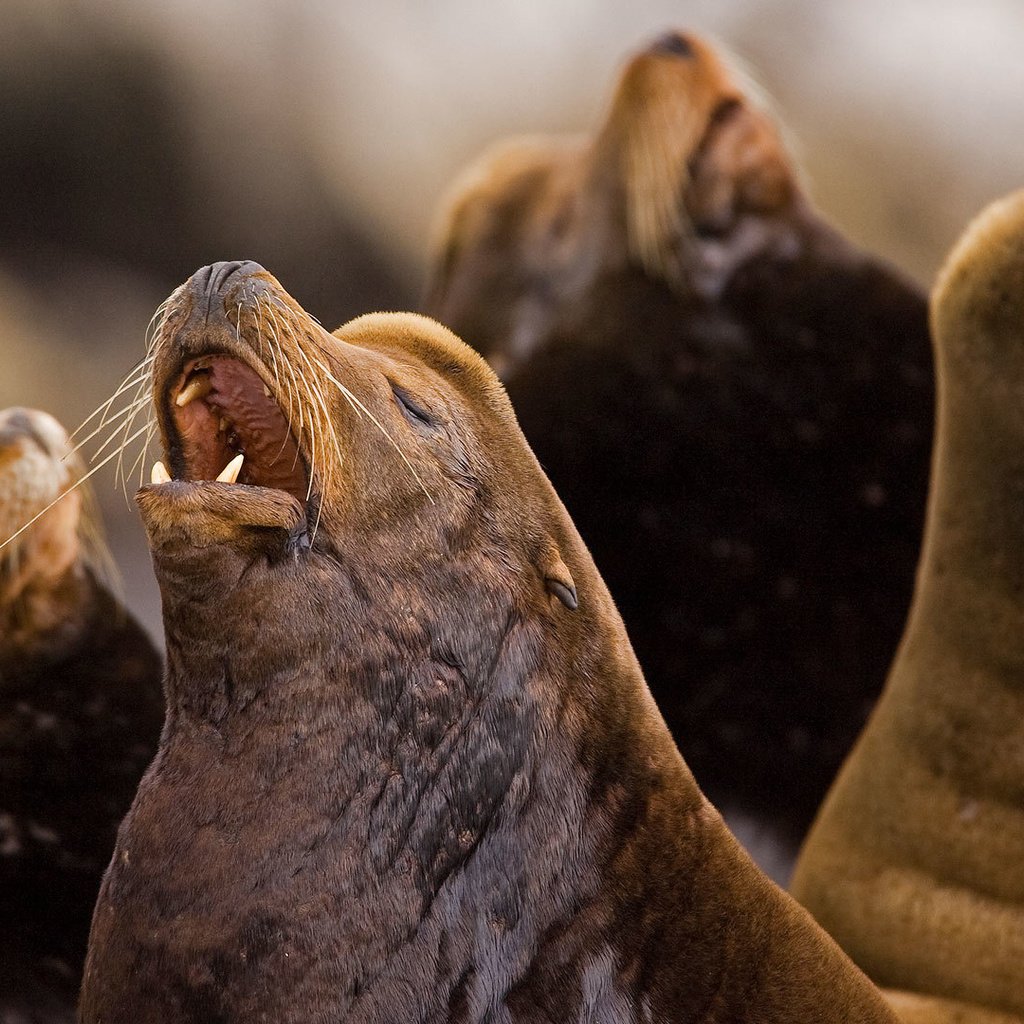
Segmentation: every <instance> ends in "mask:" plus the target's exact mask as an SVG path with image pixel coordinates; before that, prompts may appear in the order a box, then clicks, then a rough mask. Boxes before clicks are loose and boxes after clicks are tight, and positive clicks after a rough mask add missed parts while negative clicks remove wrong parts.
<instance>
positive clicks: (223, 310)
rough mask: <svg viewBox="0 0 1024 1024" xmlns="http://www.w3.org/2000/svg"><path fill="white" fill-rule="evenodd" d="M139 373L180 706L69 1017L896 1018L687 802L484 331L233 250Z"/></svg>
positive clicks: (149, 501) (117, 865)
mask: <svg viewBox="0 0 1024 1024" xmlns="http://www.w3.org/2000/svg"><path fill="white" fill-rule="evenodd" d="M153 392H154V403H155V408H156V414H157V418H158V421H159V425H160V432H161V436H162V439H163V444H164V449H165V451H166V453H167V455H166V458H167V462H168V466H169V473H168V472H167V471H166V470H165V469H164V468H163V467H162V465H160V466H158V467H157V468H156V469H155V470H154V483H153V484H151V485H150V486H147V487H144V488H143V489H142V490H141V491H140V493H139V497H138V501H139V505H140V508H141V511H142V515H143V519H144V521H145V524H146V527H147V531H148V533H149V538H150V543H151V547H152V550H153V559H154V566H155V569H156V573H157V577H158V580H159V583H160V587H161V594H162V598H163V607H164V621H165V627H166V634H167V649H168V663H169V668H168V677H167V693H168V702H169V707H168V718H167V727H166V729H165V732H164V736H163V739H162V742H161V748H160V752H159V754H158V756H157V758H156V761H155V762H154V765H153V768H152V770H151V771H150V772H149V773H147V776H146V778H145V780H144V781H143V783H142V784H141V786H140V788H139V793H138V796H137V798H136V800H135V803H134V805H133V807H132V810H131V812H130V813H129V815H128V817H127V818H126V819H125V822H124V824H123V826H122V829H121V832H120V836H119V841H118V848H117V851H116V853H115V856H114V858H113V861H112V863H111V867H110V870H109V872H108V874H107V876H106V879H105V881H104V886H103V891H102V893H101V896H100V899H99V902H98V904H97V908H96V915H95V919H94V924H93V930H92V935H91V938H90V951H89V959H88V963H87V968H86V977H85V982H84V985H83V991H82V1001H81V1009H80V1014H81V1020H82V1022H83V1024H99V1022H102V1024H119V1022H125V1024H127V1022H131V1024H154V1022H157V1021H159V1022H161V1024H163V1022H165V1021H169V1020H173V1021H175V1022H176V1024H187V1022H208V1021H212V1020H216V1021H218V1022H220V1024H241V1022H243V1021H244V1022H250V1021H252V1020H256V1019H264V1020H268V1021H274V1022H276V1024H288V1022H300V1021H301V1022H303V1024H305V1022H307V1021H338V1020H346V1021H350V1022H357V1021H373V1022H381V1024H384V1022H393V1021H413V1020H421V1021H427V1020H429V1021H548V1020H591V1021H598V1020H600V1021H606V1022H620V1021H638V1022H639V1021H698V1020H729V1021H751V1022H753V1021H757V1022H759V1024H769V1022H774V1021H779V1022H782V1021H786V1022H791V1021H797V1020H799V1021H810V1020H815V1021H835V1022H837V1024H838V1022H840V1021H842V1022H849V1021H891V1020H892V1019H893V1018H892V1017H891V1015H890V1012H889V1010H888V1009H887V1007H886V1006H885V1004H884V1002H883V1001H882V1000H881V998H880V997H879V995H878V993H877V992H876V991H875V990H874V989H873V988H872V987H871V986H870V985H869V984H868V983H867V981H866V979H865V978H864V977H863V976H862V975H861V974H860V972H859V971H857V969H856V968H854V967H853V966H852V964H850V963H849V961H848V960H847V959H846V958H845V957H844V956H843V955H842V954H841V953H840V952H839V951H838V949H837V948H836V947H835V946H834V944H833V943H832V941H831V940H830V939H829V938H828V937H827V936H825V935H824V933H823V932H821V931H820V929H818V928H817V926H816V925H815V924H814V923H813V922H812V921H811V919H810V917H809V916H808V915H807V914H806V913H805V912H804V911H803V910H802V909H801V908H800V907H799V906H798V905H797V904H796V903H795V902H793V901H792V900H790V898H789V897H787V896H786V895H785V894H784V893H782V892H781V891H780V890H779V889H777V888H776V887H775V886H774V885H773V884H772V883H771V882H769V881H768V879H767V878H766V877H765V876H764V875H763V874H762V873H761V872H759V871H758V869H757V868H756V867H755V866H754V865H753V864H752V862H751V861H750V859H749V858H748V857H747V856H746V854H745V853H744V852H743V851H742V850H741V849H740V847H739V846H738V844H737V843H736V841H735V840H734V839H733V838H732V836H731V835H730V834H729V833H728V831H727V830H726V828H725V826H724V824H723V823H722V820H721V818H720V817H719V815H718V814H717V813H716V812H715V810H714V809H713V808H712V807H711V806H710V804H708V802H707V801H706V800H705V799H704V798H703V796H702V795H701V793H700V790H699V789H698V788H697V785H696V783H695V782H694V780H693V778H692V776H691V775H690V773H689V771H688V770H687V768H686V766H685V764H684V763H683V761H682V759H681V758H680V756H679V753H678V751H677V750H676V748H675V746H674V744H673V742H672V740H671V737H670V735H669V733H668V731H667V730H666V728H665V726H664V723H663V722H662V720H661V718H660V716H659V715H658V712H657V710H656V708H655V706H654V704H653V702H652V701H651V699H650V696H649V694H648V692H647V690H646V687H645V685H644V681H643V677H642V675H641V672H640V669H639V667H638V665H637V662H636V660H635V658H634V656H633V653H632V650H631V648H630V645H629V641H628V639H627V637H626V634H625V631H624V629H623V626H622V623H621V620H620V619H619V617H618V615H617V613H616V611H615V608H614V605H613V603H612V600H611V598H610V596H609V595H608V592H607V590H606V589H605V587H604V585H603V583H602V581H601V578H600V576H599V575H598V573H597V570H596V569H595V567H594V565H593V562H592V561H591V559H590V556H589V554H588V552H587V550H586V547H585V546H584V544H583V542H582V541H581V540H580V538H579V536H578V534H577V533H576V531H575V529H574V527H573V525H572V522H571V520H570V519H569V517H568V515H567V514H566V512H565V510H564V508H563V507H562V505H561V503H560V502H559V500H558V498H557V496H556V495H555V493H554V491H553V489H552V488H551V486H550V484H549V483H548V481H547V479H546V478H545V477H544V475H543V473H542V471H541V469H540V467H539V465H538V464H537V462H536V459H535V458H534V457H533V454H532V453H531V451H530V449H529V447H528V446H527V444H526V442H525V440H524V439H523V436H522V434H521V432H520V430H519V428H518V426H517V424H516V421H515V416H514V414H513V412H512V408H511V405H510V404H509V402H508V400H507V398H506V396H505V394H504V392H503V390H502V388H501V385H500V384H499V383H498V381H497V379H496V378H495V377H494V375H493V374H492V372H491V371H490V369H489V368H488V367H487V366H486V364H485V363H484V362H483V360H482V359H480V357H479V356H477V355H476V354H475V353H474V352H472V350H470V349H469V348H468V346H465V345H463V344H462V343H461V342H460V341H459V340H458V339H457V338H456V337H455V336H454V335H452V334H451V333H450V332H449V331H448V330H446V329H445V328H443V327H441V326H439V325H438V324H436V323H434V322H433V321H430V320H428V319H426V318H424V317H419V316H415V315H409V314H404V315H403V314H393V315H386V314H378V315H370V316H366V317H362V318H360V319H358V320H355V321H352V322H351V323H349V324H347V325H345V326H344V327H342V328H339V329H338V331H336V332H335V333H334V335H329V334H327V333H326V332H325V331H323V330H322V329H321V328H320V327H319V325H318V324H316V323H315V321H314V320H313V319H312V318H311V317H309V316H308V314H306V313H305V312H304V311H303V310H302V309H301V308H300V307H299V306H298V305H297V304H296V303H295V302H294V300H292V299H291V298H290V297H289V296H288V295H287V294H286V293H285V292H284V291H283V289H281V287H280V285H279V284H278V283H277V282H276V281H275V280H274V279H273V278H272V277H271V276H270V275H269V274H267V272H266V271H264V270H263V268H261V267H259V266H258V265H256V264H252V263H241V264H217V265H215V266H213V267H210V268H204V269H203V270H202V271H199V272H198V273H197V274H196V275H194V276H193V278H192V279H191V280H190V281H189V282H187V283H186V285H184V286H183V287H182V288H181V289H179V290H178V291H177V292H176V293H175V294H174V296H173V297H172V299H171V301H170V304H169V306H168V308H167V312H166V315H165V319H164V322H163V325H162V327H161V328H160V331H159V334H158V341H157V345H156V349H155V360H154V377H153ZM240 455H241V459H240V457H239V456H240ZM215 476H219V477H220V480H214V479H213V478H214V477H215Z"/></svg>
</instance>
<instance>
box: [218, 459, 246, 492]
mask: <svg viewBox="0 0 1024 1024" xmlns="http://www.w3.org/2000/svg"><path fill="white" fill-rule="evenodd" d="M244 461H245V456H244V455H243V454H242V453H241V452H239V453H238V454H237V455H236V456H235V457H234V458H233V459H232V460H231V461H230V462H229V463H228V464H227V465H226V466H225V467H224V468H223V469H222V470H221V471H220V476H219V477H217V480H218V481H219V482H220V483H222V484H233V483H234V482H235V481H236V480H237V479H238V473H239V470H241V468H242V463H243V462H244Z"/></svg>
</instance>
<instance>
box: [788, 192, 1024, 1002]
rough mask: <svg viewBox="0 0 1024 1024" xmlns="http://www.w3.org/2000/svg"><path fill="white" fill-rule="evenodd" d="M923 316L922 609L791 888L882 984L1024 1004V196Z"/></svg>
mask: <svg viewBox="0 0 1024 1024" xmlns="http://www.w3.org/2000/svg"><path fill="white" fill-rule="evenodd" d="M932 323H933V329H934V336H935V344H936V352H937V358H938V366H939V415H938V436H937V443H936V454H935V461H934V469H933V477H932V493H931V499H930V506H929V516H928V526H927V531H926V537H925V545H924V550H923V553H922V556H921V566H920V570H919V574H918V583H917V590H916V593H915V596H914V604H913V608H912V611H911V615H910V620H909V622H908V625H907V629H906V632H905V634H904V637H903V643H902V645H901V647H900V651H899V655H898V657H897V659H896V661H895V663H894V665H893V668H892V672H891V675H890V677H889V681H888V683H887V686H886V690H885V693H884V695H883V697H882V699H881V701H880V702H879V704H878V707H877V708H876V710H875V712H874V714H873V716H872V718H871V720H870V722H869V724H868V727H867V728H866V730H865V732H864V734H863V736H862V737H861V738H860V740H859V741H858V743H857V746H856V748H855V749H854V751H853V753H852V755H851V756H850V758H849V760H848V761H847V763H846V765H845V766H844V768H843V770H842V773H841V774H840V776H839V778H838V780H837V781H836V784H835V786H834V787H833V789H832V791H831V793H830V794H829V797H828V800H827V801H826V803H825V804H824V806H823V808H822V810H821V813H820V815H819V817H818V819H817V822H816V824H815V826H814V829H813V830H812V832H811V834H810V836H809V838H808V840H807V843H806V845H805V847H804V849H803V852H802V854H801V858H800V861H799V863H798V866H797V871H796V875H795V878H794V882H793V891H794V893H795V894H796V895H797V897H798V898H799V899H800V900H802V901H803V902H804V903H805V904H806V905H807V906H808V907H809V908H810V909H811V911H812V912H813V913H814V914H815V916H816V917H817V918H818V920H819V921H820V922H821V923H822V924H823V925H824V926H825V927H826V928H827V929H828V930H829V931H830V932H831V933H832V934H833V935H834V936H835V937H836V939H837V940H838V941H839V942H840V944H841V945H843V946H844V948H845V949H846V950H847V951H848V952H849V953H850V954H851V955H852V956H853V957H854V959H856V960H857V961H858V963H860V965H861V966H862V967H863V968H864V969H865V970H866V971H867V972H868V973H869V974H870V975H872V977H874V978H875V980H876V981H878V982H879V983H880V984H884V985H889V986H894V987H898V988H901V989H907V990H910V991H913V992H916V993H920V994H921V995H923V996H934V997H945V998H948V999H953V1000H960V1001H962V1002H965V1003H973V1004H976V1005H977V1006H978V1007H979V1008H984V1009H985V1010H986V1011H991V1010H998V1011H1003V1012H1006V1013H1015V1014H1018V1015H1021V1016H1024V968H1022V965H1024V870H1022V865H1024V642H1022V636H1024V596H1022V595H1024V554H1022V553H1024V502H1022V500H1021V494H1022V492H1024V401H1022V395H1024V327H1022V324H1024V193H1017V194H1016V195H1014V196H1011V197H1010V198H1008V199H1006V200H1003V201H1001V202H999V203H996V204H995V205H993V206H992V207H990V208H989V209H988V210H986V211H985V212H984V213H983V214H982V215H981V216H980V217H979V218H978V219H977V221H976V222H975V223H974V224H972V225H971V227H970V228H969V229H968V230H967V232H966V233H965V235H964V237H963V238H962V239H961V241H960V242H959V243H958V245H957V246H956V248H955V249H954V250H953V253H952V255H951V256H950V257H949V259H948V261H947V263H946V266H945V268H944V270H943V272H942V274H941V276H940V279H939V282H938V284H937V286H936V289H935V293H934V297H933V300H932ZM963 1019H965V1020H974V1019H979V1020H982V1019H987V1018H986V1017H985V1016H984V1013H983V1012H982V1009H979V1010H978V1016H977V1018H975V1017H974V1016H973V1015H967V1016H965V1017H964V1018H963Z"/></svg>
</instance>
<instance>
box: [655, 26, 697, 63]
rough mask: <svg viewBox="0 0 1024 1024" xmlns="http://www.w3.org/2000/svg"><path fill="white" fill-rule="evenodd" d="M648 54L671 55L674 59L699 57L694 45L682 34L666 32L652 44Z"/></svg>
mask: <svg viewBox="0 0 1024 1024" xmlns="http://www.w3.org/2000/svg"><path fill="white" fill-rule="evenodd" d="M648 53H656V54H670V55H672V56H674V57H686V58H692V57H695V56H696V55H697V53H696V50H694V48H693V43H691V42H690V40H689V38H688V37H687V36H685V35H683V34H682V32H666V33H665V34H664V35H661V36H659V37H658V38H657V39H655V40H654V42H653V43H651V45H650V47H649V48H648Z"/></svg>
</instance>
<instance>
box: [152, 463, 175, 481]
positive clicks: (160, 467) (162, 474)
mask: <svg viewBox="0 0 1024 1024" xmlns="http://www.w3.org/2000/svg"><path fill="white" fill-rule="evenodd" d="M149 482H150V483H152V484H167V483H170V482H171V474H170V473H168V472H167V467H166V466H165V465H164V464H163V463H162V462H154V463H153V472H152V473H150V474H149Z"/></svg>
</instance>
